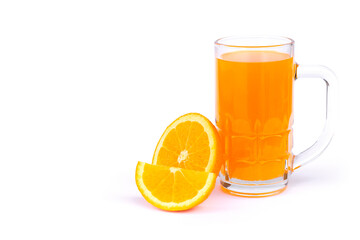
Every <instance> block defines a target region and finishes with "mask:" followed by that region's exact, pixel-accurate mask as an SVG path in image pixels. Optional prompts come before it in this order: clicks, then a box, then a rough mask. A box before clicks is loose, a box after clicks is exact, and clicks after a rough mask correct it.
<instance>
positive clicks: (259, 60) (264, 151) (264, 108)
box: [216, 51, 295, 181]
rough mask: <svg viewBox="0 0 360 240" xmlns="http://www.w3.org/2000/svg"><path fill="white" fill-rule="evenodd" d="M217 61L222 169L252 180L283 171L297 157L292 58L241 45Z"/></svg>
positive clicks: (217, 107)
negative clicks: (293, 129) (293, 145)
mask: <svg viewBox="0 0 360 240" xmlns="http://www.w3.org/2000/svg"><path fill="white" fill-rule="evenodd" d="M216 64H217V67H216V69H217V80H216V125H217V127H218V129H219V133H220V136H221V140H222V143H223V147H224V149H223V150H224V159H225V163H224V166H223V167H222V170H221V171H222V174H223V175H225V176H228V177H229V178H230V180H231V179H240V180H248V181H261V180H270V179H274V178H277V177H281V176H283V175H284V174H285V172H286V169H287V168H288V166H289V165H290V164H291V161H292V153H291V149H292V124H293V82H294V70H295V66H294V62H293V58H292V57H290V56H289V55H288V54H285V53H279V52H274V51H237V52H230V53H225V54H223V55H221V56H220V57H219V58H217V59H216Z"/></svg>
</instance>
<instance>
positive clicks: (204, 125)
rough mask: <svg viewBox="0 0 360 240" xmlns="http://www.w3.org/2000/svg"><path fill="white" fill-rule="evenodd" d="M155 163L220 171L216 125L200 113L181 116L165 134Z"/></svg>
mask: <svg viewBox="0 0 360 240" xmlns="http://www.w3.org/2000/svg"><path fill="white" fill-rule="evenodd" d="M152 163H153V164H156V165H164V166H170V167H180V168H185V169H192V170H197V171H206V172H213V173H216V174H217V173H218V172H219V170H220V166H221V160H220V153H219V137H218V133H217V130H216V128H215V127H214V125H213V124H212V123H211V122H210V121H209V120H208V119H207V118H206V117H204V116H202V115H201V114H198V113H188V114H186V115H183V116H181V117H179V118H178V119H176V120H175V121H174V122H172V123H171V124H170V125H169V126H168V127H167V128H166V130H165V132H164V133H163V135H162V136H161V138H160V140H159V142H158V145H157V146H156V149H155V153H154V157H153V161H152Z"/></svg>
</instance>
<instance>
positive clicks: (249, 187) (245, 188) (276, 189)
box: [220, 174, 288, 198]
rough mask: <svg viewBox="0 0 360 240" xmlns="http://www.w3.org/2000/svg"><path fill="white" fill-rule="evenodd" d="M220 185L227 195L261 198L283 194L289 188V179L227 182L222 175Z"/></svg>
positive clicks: (232, 180)
mask: <svg viewBox="0 0 360 240" xmlns="http://www.w3.org/2000/svg"><path fill="white" fill-rule="evenodd" d="M220 183H221V189H222V190H223V191H224V192H225V193H228V194H231V195H235V196H239V197H249V198H259V197H269V196H273V195H277V194H279V193H282V192H283V191H284V190H285V189H286V187H287V183H288V179H287V178H286V179H284V178H282V177H281V178H276V179H271V180H266V181H245V180H239V179H235V180H234V179H231V181H226V180H225V179H224V177H223V176H222V175H221V174H220Z"/></svg>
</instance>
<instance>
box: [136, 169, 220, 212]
mask: <svg viewBox="0 0 360 240" xmlns="http://www.w3.org/2000/svg"><path fill="white" fill-rule="evenodd" d="M135 179H136V185H137V187H138V188H139V191H140V192H141V194H142V195H143V196H144V198H145V199H146V200H147V201H148V202H149V203H151V204H152V205H154V206H156V207H158V208H160V209H163V210H168V211H182V210H187V209H190V208H192V207H194V206H196V205H198V204H200V203H201V202H203V201H204V200H205V199H206V198H207V197H208V196H209V195H210V193H211V191H212V190H213V189H214V186H215V181H216V175H215V174H214V173H209V172H197V171H193V170H187V169H181V168H175V167H166V166H161V165H151V164H147V163H143V162H138V164H137V166H136V175H135Z"/></svg>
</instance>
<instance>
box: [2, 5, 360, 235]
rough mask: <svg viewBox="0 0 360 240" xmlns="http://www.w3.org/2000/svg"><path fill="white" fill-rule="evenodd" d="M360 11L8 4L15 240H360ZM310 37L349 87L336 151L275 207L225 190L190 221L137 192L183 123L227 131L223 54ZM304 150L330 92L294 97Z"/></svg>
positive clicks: (309, 53) (7, 114)
mask: <svg viewBox="0 0 360 240" xmlns="http://www.w3.org/2000/svg"><path fill="white" fill-rule="evenodd" d="M355 4H356V1H350V0H349V1H346V0H342V1H329V0H327V1H314V0H311V1H306V0H303V1H286V0H284V1H273V0H269V1H265V0H263V1H255V0H254V1H241V0H234V1H228V0H223V1H211V0H208V1H195V0H192V1H190V0H184V1H157V0H151V1H146V0H143V1H139V0H133V1H122V0H121V1H75V0H71V1H66V0H63V1H1V3H0V84H1V85H0V239H1V240H7V239H134V238H136V239H140V238H144V239H145V238H149V237H151V236H153V237H154V239H195V238H198V239H199V238H200V237H201V239H208V238H217V239H230V238H232V239H285V238H290V239H317V238H319V239H335V238H344V239H345V238H348V239H357V238H359V232H358V229H357V228H358V224H359V214H360V211H359V205H358V202H359V200H360V198H359V197H358V196H357V193H358V192H359V178H358V176H357V175H358V171H359V167H360V159H359V154H358V151H359V149H360V148H359V146H360V143H359V140H358V139H359V134H360V132H359V124H358V122H359V121H360V118H359V115H358V112H359V106H358V104H359V102H360V97H359V96H360V94H359V87H360V79H359V74H358V71H359V66H360V65H359V55H360V47H359V42H360V34H359V23H360V15H359V11H358V7H357V6H356V5H355ZM249 34H271V35H281V36H288V37H291V38H293V39H295V42H296V44H295V46H296V47H295V58H296V61H297V62H298V63H300V64H301V63H306V64H322V65H326V66H328V67H330V68H331V69H332V70H333V71H334V72H336V74H337V76H338V78H339V101H338V106H339V108H338V114H337V116H338V125H337V131H336V135H335V137H334V139H333V142H332V143H331V144H330V146H329V148H328V149H327V150H326V152H325V153H324V154H323V155H322V156H321V157H319V158H318V159H317V160H316V161H315V162H313V163H311V164H309V165H307V166H305V167H304V168H302V169H300V170H299V171H297V172H295V173H294V174H293V175H292V178H291V180H290V183H289V187H288V189H287V190H286V191H285V192H284V193H282V194H280V195H278V196H274V197H269V198H261V199H247V198H238V197H233V196H230V195H226V194H224V193H222V192H221V190H220V187H219V184H218V183H217V186H216V188H215V190H214V191H213V193H212V194H211V195H210V197H209V198H208V200H206V201H205V202H204V203H202V204H201V205H199V206H198V207H196V208H194V209H192V210H190V211H186V212H180V213H171V212H165V211H160V210H158V209H156V208H154V207H152V206H151V205H150V204H148V203H147V202H146V201H145V200H144V199H143V198H142V196H141V194H140V193H139V192H138V190H137V188H136V185H135V180H134V174H135V166H136V164H137V161H144V162H148V163H150V162H151V159H152V154H153V151H154V149H155V146H156V143H157V141H158V139H159V137H160V136H161V134H162V132H163V130H164V129H165V128H166V126H167V125H168V124H169V123H170V122H172V121H173V120H174V119H175V118H177V117H178V116H180V115H182V114H185V113H188V112H199V113H201V114H203V115H205V116H207V117H208V118H209V119H210V120H211V121H213V120H214V91H215V90H214V78H215V69H214V67H215V66H214V49H213V42H214V40H216V39H217V38H219V37H224V36H230V35H249ZM295 88H296V90H295V126H294V127H295V148H294V152H299V151H301V150H303V149H305V148H306V147H308V146H310V145H311V144H312V143H313V142H314V141H315V140H316V138H317V136H318V135H319V134H320V132H321V128H322V124H323V121H324V116H325V112H324V104H325V100H324V99H325V88H324V84H323V83H322V82H321V81H320V80H312V81H311V80H299V81H298V82H297V83H296V86H295Z"/></svg>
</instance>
